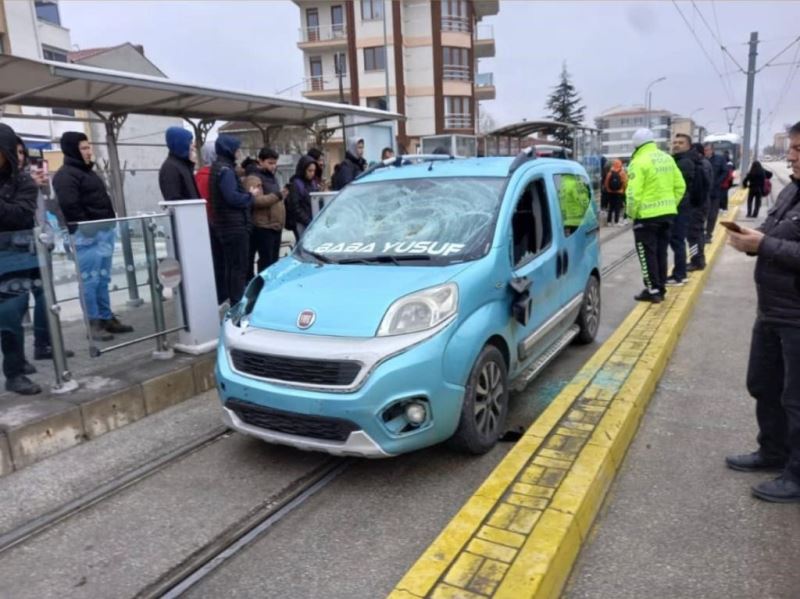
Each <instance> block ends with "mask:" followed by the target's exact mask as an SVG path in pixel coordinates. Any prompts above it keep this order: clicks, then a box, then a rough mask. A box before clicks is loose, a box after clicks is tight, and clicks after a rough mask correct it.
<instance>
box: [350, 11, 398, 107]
mask: <svg viewBox="0 0 800 599" xmlns="http://www.w3.org/2000/svg"><path fill="white" fill-rule="evenodd" d="M390 5H391V3H390ZM381 10H382V11H383V73H384V76H385V78H386V110H391V109H392V108H391V105H390V103H389V39H388V37H387V36H386V1H385V0H381ZM392 48H394V46H392ZM353 66H355V65H353ZM395 77H397V74H396V73H395Z"/></svg>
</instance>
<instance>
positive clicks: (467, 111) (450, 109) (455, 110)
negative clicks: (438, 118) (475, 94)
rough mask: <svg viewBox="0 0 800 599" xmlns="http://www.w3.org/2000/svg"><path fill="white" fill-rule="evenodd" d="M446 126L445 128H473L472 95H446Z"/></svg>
mask: <svg viewBox="0 0 800 599" xmlns="http://www.w3.org/2000/svg"><path fill="white" fill-rule="evenodd" d="M444 126H445V129H472V98H471V97H469V96H445V97H444Z"/></svg>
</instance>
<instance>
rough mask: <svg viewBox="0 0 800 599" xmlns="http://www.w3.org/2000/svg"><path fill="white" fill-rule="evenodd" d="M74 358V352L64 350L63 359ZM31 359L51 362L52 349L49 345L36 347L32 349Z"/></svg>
mask: <svg viewBox="0 0 800 599" xmlns="http://www.w3.org/2000/svg"><path fill="white" fill-rule="evenodd" d="M74 356H75V352H74V351H72V350H69V349H65V350H64V357H65V358H72V357H74ZM33 359H34V360H52V359H53V348H52V347H51V346H49V345H37V346H36V347H34V348H33Z"/></svg>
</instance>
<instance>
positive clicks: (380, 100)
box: [367, 96, 387, 110]
mask: <svg viewBox="0 0 800 599" xmlns="http://www.w3.org/2000/svg"><path fill="white" fill-rule="evenodd" d="M367 108H377V109H378V110H386V109H387V107H386V97H385V96H375V97H373V98H367Z"/></svg>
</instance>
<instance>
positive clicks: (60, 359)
mask: <svg viewBox="0 0 800 599" xmlns="http://www.w3.org/2000/svg"><path fill="white" fill-rule="evenodd" d="M33 239H34V243H35V244H36V257H37V259H38V261H39V273H40V274H39V276H40V277H41V282H42V291H43V292H44V299H45V302H47V310H46V312H45V313H46V315H47V329H48V331H49V333H50V347H51V348H52V352H53V368H54V370H55V377H56V384H55V385H53V387H52V389H51V391H52V392H53V393H69V392H70V391H75V390H76V389H77V388H78V382H77V381H76V380H74V379H73V378H72V373H71V372H70V371H69V367H68V366H67V356H66V352H65V351H64V336H63V334H62V333H61V319H60V318H59V316H58V315H59V314H60V313H61V306H59V305H58V303H57V302H56V290H55V287H54V286H53V261H52V256H51V254H50V252H51V251H52V250H53V233H52V231H50V232H48V233H44V232H43V230H42V228H41V227H36V228H35V229H34V230H33Z"/></svg>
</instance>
